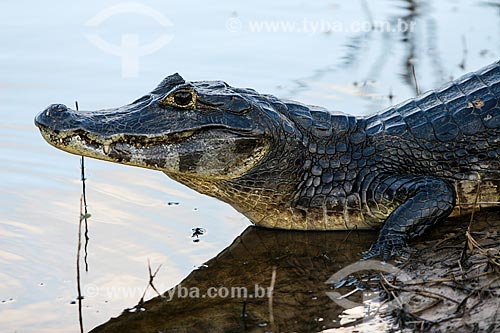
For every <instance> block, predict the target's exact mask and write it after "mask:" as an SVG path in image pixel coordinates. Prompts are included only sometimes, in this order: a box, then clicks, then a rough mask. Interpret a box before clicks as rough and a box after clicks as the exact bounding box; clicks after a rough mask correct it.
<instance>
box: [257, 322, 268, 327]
mask: <svg viewBox="0 0 500 333" xmlns="http://www.w3.org/2000/svg"><path fill="white" fill-rule="evenodd" d="M266 326H267V323H266V322H263V323H259V327H266Z"/></svg>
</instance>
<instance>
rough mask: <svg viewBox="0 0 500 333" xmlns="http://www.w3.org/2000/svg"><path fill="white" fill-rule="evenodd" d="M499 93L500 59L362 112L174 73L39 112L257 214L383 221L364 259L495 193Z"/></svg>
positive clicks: (97, 145) (50, 128)
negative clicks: (112, 95)
mask: <svg viewBox="0 0 500 333" xmlns="http://www.w3.org/2000/svg"><path fill="white" fill-rule="evenodd" d="M499 98H500V62H496V63H494V64H492V65H490V66H487V67H485V68H483V69H481V70H479V71H477V72H474V73H470V74H467V75H465V76H462V77H461V78H459V79H457V80H455V81H452V82H450V83H448V84H446V85H444V86H442V87H441V88H439V89H437V90H433V91H429V92H427V93H425V94H423V95H421V96H418V97H416V98H414V99H410V100H407V101H405V102H403V103H401V104H399V105H396V106H393V107H390V108H388V109H386V110H383V111H381V112H379V113H376V114H373V115H370V116H365V117H356V116H352V115H349V114H344V113H341V112H331V111H329V110H327V109H325V108H321V107H317V106H310V105H304V104H301V103H298V102H294V101H288V100H280V99H278V98H276V97H274V96H272V95H265V94H259V93H257V92H256V91H255V90H253V89H242V88H234V87H231V86H229V85H228V84H227V83H225V82H223V81H194V82H189V81H185V80H184V79H183V78H182V77H181V76H180V75H179V74H173V75H170V76H168V77H167V78H165V79H164V80H163V81H162V82H161V83H160V84H159V85H158V87H156V88H155V89H154V90H153V91H152V92H150V93H149V94H147V95H145V96H143V97H141V98H140V99H138V100H136V101H134V102H132V103H130V104H128V105H125V106H122V107H119V108H116V109H106V110H100V111H93V112H79V111H75V110H72V109H70V108H68V107H66V106H65V105H62V104H53V105H50V106H49V107H48V108H46V109H45V110H44V111H42V112H41V113H40V114H39V115H37V116H36V119H35V123H36V125H37V126H38V127H39V129H40V131H41V133H42V135H43V137H44V138H45V139H46V140H47V141H48V142H49V143H50V144H51V145H53V146H55V147H57V148H59V149H62V150H65V151H67V152H70V153H73V154H76V155H83V156H88V157H92V158H97V159H101V160H106V161H111V162H116V163H121V164H127V165H133V166H139V167H144V168H149V169H155V170H159V171H162V172H164V173H165V174H167V175H168V176H169V177H170V178H172V179H174V180H176V181H178V182H180V183H182V184H184V185H186V186H188V187H190V188H192V189H194V190H196V191H198V192H200V193H203V194H206V195H209V196H212V197H215V198H218V199H220V200H222V201H224V202H226V203H228V204H230V205H231V206H232V207H234V208H235V209H236V210H237V211H239V212H241V213H242V214H243V215H245V216H246V217H248V218H249V219H250V221H252V222H253V223H255V224H256V225H260V226H264V227H269V228H280V229H298V230H346V229H347V230H351V229H356V228H358V229H366V228H380V233H379V236H378V240H377V241H376V243H375V244H373V245H372V247H371V248H370V249H369V251H367V252H366V253H365V258H370V257H376V256H381V257H382V259H384V260H387V259H390V258H391V257H392V256H393V255H395V254H400V253H401V252H404V249H405V248H406V246H407V242H408V241H409V239H410V238H412V237H414V236H417V235H421V234H422V233H424V231H425V230H426V229H428V228H429V227H430V226H432V225H434V224H435V223H437V222H438V221H441V220H443V219H445V218H446V217H447V216H449V215H450V214H452V213H453V214H465V213H470V212H471V210H473V209H475V208H481V207H484V206H488V205H496V204H497V202H498V201H499V199H500V190H499V187H498V185H500V105H499Z"/></svg>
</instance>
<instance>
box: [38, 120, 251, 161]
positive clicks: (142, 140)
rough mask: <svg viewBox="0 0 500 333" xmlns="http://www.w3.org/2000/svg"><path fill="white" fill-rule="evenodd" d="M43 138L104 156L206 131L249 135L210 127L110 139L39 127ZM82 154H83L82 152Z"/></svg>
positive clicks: (166, 142)
mask: <svg viewBox="0 0 500 333" xmlns="http://www.w3.org/2000/svg"><path fill="white" fill-rule="evenodd" d="M39 127H40V130H41V132H42V134H43V136H44V137H45V138H46V139H47V141H48V142H49V143H51V144H52V145H54V146H56V147H58V148H64V147H69V146H73V147H74V143H75V141H77V142H80V143H81V144H84V145H86V146H90V147H92V148H93V149H95V150H99V149H102V152H103V153H104V154H105V155H108V154H109V152H110V151H111V148H112V147H113V146H114V145H117V144H123V145H128V146H131V147H132V146H133V147H135V148H138V149H141V148H142V149H147V148H150V147H153V146H159V145H174V144H178V143H181V142H183V141H186V140H187V139H189V138H191V137H192V136H194V135H195V134H199V133H202V132H206V131H225V132H230V133H233V134H237V135H243V134H250V132H251V131H250V130H247V131H246V130H238V131H236V130H234V129H230V128H227V127H224V126H210V127H200V128H196V129H192V130H185V131H180V132H174V133H168V134H164V135H154V136H147V135H141V134H138V135H135V134H118V135H113V136H110V137H104V138H103V137H102V136H99V135H97V134H94V133H92V132H88V131H85V130H83V129H77V130H63V131H57V130H52V129H50V128H49V127H46V126H43V125H42V126H39ZM82 153H83V152H82Z"/></svg>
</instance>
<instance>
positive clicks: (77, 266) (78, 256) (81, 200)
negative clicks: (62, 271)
mask: <svg viewBox="0 0 500 333" xmlns="http://www.w3.org/2000/svg"><path fill="white" fill-rule="evenodd" d="M82 207H83V196H80V219H79V222H78V246H77V250H76V288H77V290H78V322H79V323H80V332H81V333H83V314H82V300H83V296H82V288H81V284H80V249H81V244H82V242H81V240H82V221H83V220H84V218H85V215H84V214H83V208H82Z"/></svg>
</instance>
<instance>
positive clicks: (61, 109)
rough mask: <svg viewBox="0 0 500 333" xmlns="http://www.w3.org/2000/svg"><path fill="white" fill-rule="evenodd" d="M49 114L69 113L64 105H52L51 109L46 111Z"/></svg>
mask: <svg viewBox="0 0 500 333" xmlns="http://www.w3.org/2000/svg"><path fill="white" fill-rule="evenodd" d="M45 111H47V112H49V113H50V112H64V111H68V107H67V106H66V105H64V104H51V105H49V107H48V108H47V109H46V110H45Z"/></svg>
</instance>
